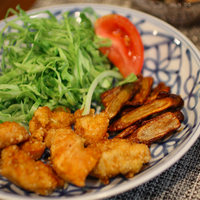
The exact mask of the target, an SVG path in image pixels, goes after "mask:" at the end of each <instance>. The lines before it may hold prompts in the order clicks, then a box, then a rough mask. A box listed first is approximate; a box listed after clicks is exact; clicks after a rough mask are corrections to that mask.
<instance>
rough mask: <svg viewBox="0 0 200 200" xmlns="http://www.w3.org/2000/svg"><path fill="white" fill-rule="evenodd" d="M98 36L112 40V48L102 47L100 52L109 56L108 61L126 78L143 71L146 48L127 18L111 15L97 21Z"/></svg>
mask: <svg viewBox="0 0 200 200" xmlns="http://www.w3.org/2000/svg"><path fill="white" fill-rule="evenodd" d="M94 27H95V33H96V35H97V36H100V37H105V38H110V39H111V40H112V46H111V47H101V48H100V51H101V52H102V53H103V54H107V55H108V59H109V60H110V61H111V62H112V63H113V64H114V65H115V66H116V67H118V68H119V71H120V72H121V74H122V75H123V76H124V77H127V76H128V75H129V74H130V73H134V74H136V75H137V74H139V73H140V72H141V71H142V67H143V60H144V47H143V43H142V39H141V36H140V34H139V32H138V30H137V28H136V27H135V26H134V25H133V23H132V22H131V21H130V20H129V19H128V18H126V17H123V16H121V15H118V14H109V15H105V16H103V17H100V18H98V19H97V20H96V22H95V24H94Z"/></svg>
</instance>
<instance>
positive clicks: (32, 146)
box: [19, 127, 46, 160]
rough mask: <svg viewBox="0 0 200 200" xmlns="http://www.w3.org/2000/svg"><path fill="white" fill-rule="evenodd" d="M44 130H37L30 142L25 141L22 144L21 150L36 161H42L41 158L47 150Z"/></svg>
mask: <svg viewBox="0 0 200 200" xmlns="http://www.w3.org/2000/svg"><path fill="white" fill-rule="evenodd" d="M44 134H45V133H44V130H43V128H42V127H40V128H39V129H37V130H36V131H35V132H34V133H33V134H32V135H31V136H30V138H29V140H28V141H25V142H23V143H21V144H20V145H19V146H20V148H21V149H22V150H23V151H25V152H27V153H29V154H30V156H31V157H32V158H33V159H35V160H38V159H40V157H41V156H42V154H43V153H44V150H45V148H46V145H45V143H44V142H43V140H44Z"/></svg>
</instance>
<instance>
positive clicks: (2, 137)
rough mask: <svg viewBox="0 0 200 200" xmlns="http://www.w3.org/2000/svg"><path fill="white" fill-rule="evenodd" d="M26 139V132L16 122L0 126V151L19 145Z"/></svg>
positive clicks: (27, 136) (27, 135) (4, 123)
mask: <svg viewBox="0 0 200 200" xmlns="http://www.w3.org/2000/svg"><path fill="white" fill-rule="evenodd" d="M28 138H29V134H28V131H27V130H26V129H25V128H24V127H23V126H21V125H20V124H18V123H16V122H3V123H1V124H0V149H3V148H5V147H7V146H9V145H13V144H19V143H20V142H23V141H25V140H27V139H28Z"/></svg>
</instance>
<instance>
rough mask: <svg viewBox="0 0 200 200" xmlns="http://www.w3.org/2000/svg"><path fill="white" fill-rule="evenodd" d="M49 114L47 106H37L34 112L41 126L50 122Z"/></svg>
mask: <svg viewBox="0 0 200 200" xmlns="http://www.w3.org/2000/svg"><path fill="white" fill-rule="evenodd" d="M51 115H52V113H51V110H50V108H49V107H47V106H44V107H39V108H38V109H37V110H36V111H35V113H34V116H35V117H36V118H37V120H38V122H39V123H40V124H41V125H42V127H46V125H47V124H48V123H49V122H50V118H51Z"/></svg>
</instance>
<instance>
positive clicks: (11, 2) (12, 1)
mask: <svg viewBox="0 0 200 200" xmlns="http://www.w3.org/2000/svg"><path fill="white" fill-rule="evenodd" d="M35 2H36V0H0V20H1V19H3V18H4V17H5V15H6V12H7V10H8V9H9V8H13V9H15V8H16V6H17V5H18V4H19V5H20V6H21V8H22V9H23V10H28V9H29V8H30V7H31V6H32V5H33V4H34V3H35Z"/></svg>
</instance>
